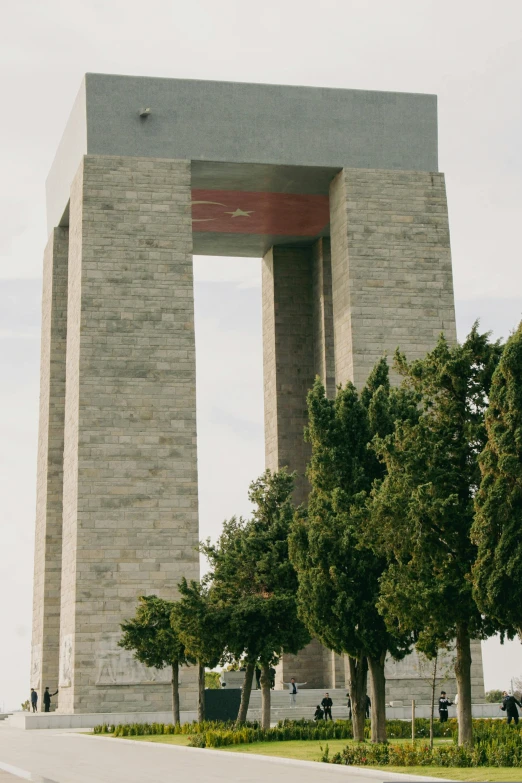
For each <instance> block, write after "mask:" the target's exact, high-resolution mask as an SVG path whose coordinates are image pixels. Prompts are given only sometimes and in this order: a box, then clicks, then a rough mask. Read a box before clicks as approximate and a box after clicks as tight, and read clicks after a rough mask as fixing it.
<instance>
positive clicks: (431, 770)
mask: <svg viewBox="0 0 522 783" xmlns="http://www.w3.org/2000/svg"><path fill="white" fill-rule="evenodd" d="M372 769H381V770H382V771H383V772H402V774H406V775H415V777H417V776H419V777H422V775H427V776H428V777H431V778H446V780H473V781H488V780H492V781H505V782H506V783H518V782H519V781H521V780H522V769H520V768H517V767H372Z"/></svg>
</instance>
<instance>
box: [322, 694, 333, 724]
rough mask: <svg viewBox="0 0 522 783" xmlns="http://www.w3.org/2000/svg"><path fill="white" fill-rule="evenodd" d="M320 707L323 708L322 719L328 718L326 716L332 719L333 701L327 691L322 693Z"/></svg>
mask: <svg viewBox="0 0 522 783" xmlns="http://www.w3.org/2000/svg"><path fill="white" fill-rule="evenodd" d="M321 707H322V708H323V710H324V719H325V720H328V718H330V720H333V718H332V707H333V701H332V700H331V698H330V694H329V693H325V694H324V699H323V700H322V702H321Z"/></svg>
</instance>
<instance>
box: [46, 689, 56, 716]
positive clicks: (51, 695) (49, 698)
mask: <svg viewBox="0 0 522 783" xmlns="http://www.w3.org/2000/svg"><path fill="white" fill-rule="evenodd" d="M57 693H58V691H57V690H56V691H55V692H54V693H49V686H48V685H46V687H45V691H44V695H43V703H44V712H50V710H51V698H52V697H53V696H56V694H57Z"/></svg>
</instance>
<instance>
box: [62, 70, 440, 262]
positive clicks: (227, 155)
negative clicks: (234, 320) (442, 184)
mask: <svg viewBox="0 0 522 783" xmlns="http://www.w3.org/2000/svg"><path fill="white" fill-rule="evenodd" d="M145 108H150V114H149V115H148V116H147V117H146V118H142V117H140V114H139V112H140V110H141V109H145ZM85 154H93V155H123V156H133V157H135V156H138V157H157V158H183V159H188V160H191V161H192V177H193V180H192V187H193V188H194V189H196V190H202V191H209V190H217V191H225V190H227V191H235V192H236V193H237V192H248V191H250V192H259V193H295V194H327V193H328V186H329V183H330V181H331V180H332V178H333V177H334V176H335V173H336V172H337V171H339V169H340V168H342V167H343V166H348V167H352V168H372V169H404V170H418V171H437V168H438V164H437V99H436V96H434V95H420V94H410V93H394V92H370V91H365V90H339V89H330V88H322V87H295V86H288V85H270V84H246V83H236V82H213V81H194V80H187V79H162V78H149V77H135V76H114V75H105V74H87V75H86V76H85V79H84V81H83V83H82V86H81V89H80V92H79V94H78V97H77V99H76V102H75V104H74V106H73V110H72V112H71V116H70V119H69V122H68V124H67V126H66V129H65V132H64V135H63V138H62V141H61V143H60V145H59V147H58V151H57V154H56V158H55V160H54V163H53V165H52V168H51V171H50V173H49V177H48V180H47V217H48V228H49V231H50V230H51V229H52V228H53V227H54V226H55V225H58V224H59V223H60V221H62V222H63V221H64V220H65V221H66V220H67V212H66V210H67V203H68V199H69V189H70V184H71V181H72V179H73V177H74V174H75V173H76V170H77V168H78V166H79V164H80V161H81V158H82V156H83V155H85ZM64 213H65V217H64ZM325 232H326V233H327V227H326V228H325V229H324V231H323V232H320V233H323V234H324V233H325ZM320 233H318V235H320ZM241 236H245V237H246V236H247V235H241V234H238V235H234V236H231V235H228V234H220V235H219V237H211V235H210V233H208V232H207V233H205V234H204V235H203V234H201V235H198V236H196V234H195V235H194V239H195V247H194V250H195V252H200V253H210V252H211V251H213V252H215V253H216V254H218V255H229V254H231V255H259V254H260V253H261V252H262V251H263V249H264V248H265V247H267V246H269V244H267V243H273V241H276V242H277V241H279V240H278V238H277V236H275V237H273V236H264V235H263V234H260V235H257V238H255V239H254V238H252V236H251V238H250V240H247V239H246V238H245V239H244V240H241V239H240V237H241ZM294 240H295V241H298V240H299V237H298V236H295V237H291V236H288V235H287V236H286V237H284V238H283V241H285V242H286V243H291V242H293V241H294ZM308 241H310V240H308ZM216 243H217V244H216Z"/></svg>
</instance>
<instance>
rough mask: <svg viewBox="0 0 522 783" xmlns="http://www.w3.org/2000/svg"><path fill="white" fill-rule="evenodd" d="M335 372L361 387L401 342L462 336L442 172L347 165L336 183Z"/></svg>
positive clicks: (425, 346) (422, 347)
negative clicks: (458, 326)
mask: <svg viewBox="0 0 522 783" xmlns="http://www.w3.org/2000/svg"><path fill="white" fill-rule="evenodd" d="M330 217H331V224H330V230H331V243H332V286H333V314H334V335H335V380H336V383H337V384H339V383H343V384H344V383H346V382H347V381H348V380H351V381H353V382H354V383H355V385H356V386H357V387H358V388H360V387H361V386H363V385H364V383H365V381H366V378H367V377H368V374H369V373H370V371H371V369H372V368H373V366H374V365H375V363H376V361H377V360H378V359H379V358H380V357H381V356H382V355H383V354H384V353H387V354H388V356H389V357H390V358H391V357H393V353H394V351H395V349H396V348H397V347H398V346H399V347H400V348H401V350H402V351H403V352H404V353H405V354H406V356H407V358H408V359H416V358H420V357H422V356H423V355H424V354H425V353H426V352H427V351H428V350H430V349H431V348H433V347H434V345H435V343H436V341H437V338H438V336H439V334H440V332H441V331H443V332H444V333H445V335H446V337H447V339H448V340H449V341H450V342H454V341H455V340H456V329H455V311H454V301H453V282H452V274H451V252H450V237H449V226H448V211H447V203H446V191H445V185H444V175H443V174H439V173H427V172H419V171H375V170H363V169H344V170H343V171H341V172H340V173H339V174H338V175H337V177H336V178H335V179H334V181H333V182H332V185H331V187H330Z"/></svg>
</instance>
